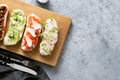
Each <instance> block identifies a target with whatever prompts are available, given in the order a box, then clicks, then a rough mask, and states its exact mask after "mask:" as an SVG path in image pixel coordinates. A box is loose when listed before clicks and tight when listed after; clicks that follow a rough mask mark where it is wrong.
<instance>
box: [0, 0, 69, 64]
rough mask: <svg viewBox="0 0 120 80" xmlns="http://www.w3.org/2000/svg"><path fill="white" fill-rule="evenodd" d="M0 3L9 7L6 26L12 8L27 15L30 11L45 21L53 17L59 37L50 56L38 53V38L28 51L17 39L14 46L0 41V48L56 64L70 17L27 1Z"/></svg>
mask: <svg viewBox="0 0 120 80" xmlns="http://www.w3.org/2000/svg"><path fill="white" fill-rule="evenodd" d="M0 4H7V5H8V7H9V15H8V18H7V26H6V27H8V26H9V19H10V15H11V12H12V10H13V9H21V10H23V11H24V13H25V15H26V16H28V15H29V14H30V13H34V14H36V15H37V16H39V17H40V18H41V20H42V21H45V20H46V19H47V18H49V17H53V18H55V20H56V21H57V23H58V26H59V34H58V35H59V37H58V42H57V43H56V45H55V47H54V50H53V51H52V53H51V55H50V56H42V55H40V53H39V44H40V40H39V43H38V45H37V46H36V48H35V49H33V50H32V51H30V52H24V51H22V50H21V48H20V45H21V41H19V43H18V44H17V45H15V46H4V44H3V41H1V42H0V48H2V49H5V50H8V51H11V52H14V53H16V54H19V55H22V56H25V57H28V58H30V59H33V60H36V61H39V62H42V63H45V64H48V65H51V66H56V63H57V60H58V58H59V56H60V53H61V50H62V46H63V44H64V41H65V37H66V35H67V32H68V30H69V27H70V24H71V19H70V18H68V17H65V16H63V15H60V14H57V13H55V12H52V11H48V10H46V9H43V8H40V7H37V6H33V5H30V4H27V3H24V2H22V1H19V0H0Z"/></svg>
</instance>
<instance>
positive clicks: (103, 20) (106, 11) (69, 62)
mask: <svg viewBox="0 0 120 80" xmlns="http://www.w3.org/2000/svg"><path fill="white" fill-rule="evenodd" d="M23 1H25V2H27V3H30V4H33V5H36V6H40V7H43V8H46V9H48V10H51V11H54V12H57V13H60V14H62V15H65V16H68V17H70V18H72V25H71V28H70V30H69V32H68V35H67V38H66V40H65V44H64V46H63V49H62V53H61V55H60V58H59V60H58V64H57V66H56V67H51V66H48V65H45V64H41V66H42V67H43V68H44V70H45V71H46V72H47V74H48V76H49V77H50V78H51V80H120V0H49V3H48V4H47V5H41V4H38V3H37V1H36V0H23Z"/></svg>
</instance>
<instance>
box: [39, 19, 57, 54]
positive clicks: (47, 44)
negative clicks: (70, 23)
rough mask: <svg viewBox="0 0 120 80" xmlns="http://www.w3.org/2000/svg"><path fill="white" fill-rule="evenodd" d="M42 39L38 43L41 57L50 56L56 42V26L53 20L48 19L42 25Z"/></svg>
mask: <svg viewBox="0 0 120 80" xmlns="http://www.w3.org/2000/svg"><path fill="white" fill-rule="evenodd" d="M42 35H43V39H42V42H41V43H40V48H39V52H40V54H41V55H50V54H51V52H52V51H53V49H54V46H55V44H56V42H57V40H58V25H57V22H56V20H55V19H54V18H48V19H47V20H46V22H45V24H44V31H43V33H42Z"/></svg>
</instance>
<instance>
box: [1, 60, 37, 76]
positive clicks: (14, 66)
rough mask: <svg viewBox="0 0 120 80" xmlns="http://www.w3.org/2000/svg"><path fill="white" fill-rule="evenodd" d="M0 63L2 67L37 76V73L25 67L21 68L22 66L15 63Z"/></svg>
mask: <svg viewBox="0 0 120 80" xmlns="http://www.w3.org/2000/svg"><path fill="white" fill-rule="evenodd" d="M0 63H1V64H3V65H7V66H9V67H11V68H14V69H16V70H20V71H23V72H26V73H29V74H32V75H35V76H36V75H37V72H36V71H34V70H32V69H30V68H28V67H25V66H22V65H19V64H16V63H8V62H6V61H4V60H0Z"/></svg>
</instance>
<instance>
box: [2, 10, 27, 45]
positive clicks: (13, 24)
mask: <svg viewBox="0 0 120 80" xmlns="http://www.w3.org/2000/svg"><path fill="white" fill-rule="evenodd" d="M25 24H26V17H25V14H24V12H23V11H22V10H20V9H15V10H13V11H12V14H11V16H10V24H9V28H8V30H7V33H6V35H5V38H4V45H7V46H9V45H16V44H17V43H18V41H19V40H20V39H21V37H22V34H23V31H24V28H25Z"/></svg>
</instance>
